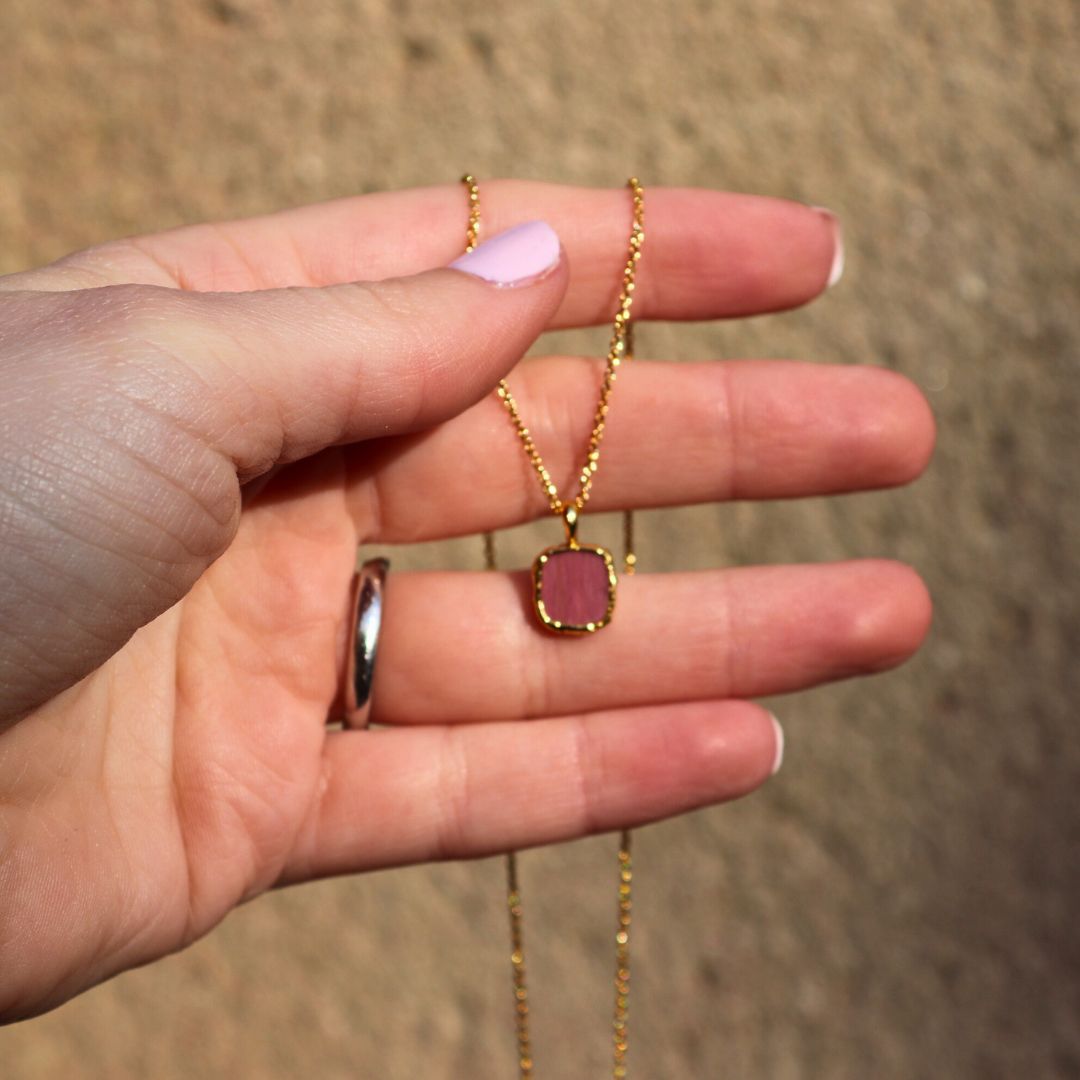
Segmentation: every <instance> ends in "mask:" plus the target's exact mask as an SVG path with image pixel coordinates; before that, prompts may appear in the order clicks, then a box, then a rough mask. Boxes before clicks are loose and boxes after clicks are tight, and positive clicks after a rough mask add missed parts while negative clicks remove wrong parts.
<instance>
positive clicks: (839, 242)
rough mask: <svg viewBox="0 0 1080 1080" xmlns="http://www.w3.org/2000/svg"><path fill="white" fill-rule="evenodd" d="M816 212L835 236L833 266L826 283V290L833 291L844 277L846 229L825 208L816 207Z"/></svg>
mask: <svg viewBox="0 0 1080 1080" xmlns="http://www.w3.org/2000/svg"><path fill="white" fill-rule="evenodd" d="M812 209H814V210H816V211H817V212H818V213H819V214H820V215H821V216H822V217H823V218H824V219H825V220H826V221H827V222H828V223H829V228H830V229H832V235H833V257H832V266H830V267H829V279H828V281H826V282H825V288H826V289H831V288H832V287H833V286H834V285H835V284H836V283H837V282H838V281H839V280H840V279H841V278H842V277H843V276H844V227H843V225H841V224H840V219H839V218H838V217H837V216H836V215H835V214H834V213H833V212H832V211H831V210H826V209H825V207H824V206H815V207H812Z"/></svg>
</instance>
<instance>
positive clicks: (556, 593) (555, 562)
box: [539, 548, 611, 627]
mask: <svg viewBox="0 0 1080 1080" xmlns="http://www.w3.org/2000/svg"><path fill="white" fill-rule="evenodd" d="M539 573H540V600H541V602H542V603H543V605H544V611H545V612H546V613H547V616H548V618H549V619H553V620H554V621H556V622H560V623H562V624H563V625H564V626H576V627H585V626H588V625H589V624H590V623H593V624H595V623H602V622H604V620H605V619H606V617H607V613H608V605H609V602H610V597H611V579H610V577H609V575H608V565H607V561H606V560H605V559H604V556H603V555H601V554H600V552H598V551H592V550H590V549H588V548H579V549H573V548H564V549H562V550H559V551H553V552H551V553H550V554H549V555H548V557H547V561H546V562H544V563H543V564H542V565H541V566H540V567H539Z"/></svg>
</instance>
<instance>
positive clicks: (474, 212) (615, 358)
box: [461, 173, 645, 1080]
mask: <svg viewBox="0 0 1080 1080" xmlns="http://www.w3.org/2000/svg"><path fill="white" fill-rule="evenodd" d="M461 181H462V183H463V184H464V185H465V186H466V189H467V190H468V195H469V224H468V228H467V230H466V247H465V250H466V251H472V250H473V248H475V247H476V245H477V243H478V241H479V236H480V188H479V186H478V184H477V182H476V179H475V178H474V177H473V176H472V175H471V174H469V173H466V174H465V175H464V176H463V177H462V178H461ZM627 186H628V187H629V188H630V190H631V192H632V194H633V201H634V213H633V225H632V229H631V234H630V250H629V252H628V255H627V259H626V266H625V268H624V270H623V280H622V291H621V292H620V294H619V305H618V311H617V312H616V314H615V319H614V326H613V328H612V334H611V343H610V346H609V348H608V355H607V362H606V364H605V366H604V376H603V381H602V383H601V388H600V399H599V401H598V402H597V406H596V414H595V417H594V420H593V429H592V433H591V434H590V436H589V446H588V452H587V455H586V459H585V464H584V465H583V466H582V469H581V473H580V475H579V477H578V482H579V484H580V490H579V492H578V494H577V495H576V496H575V498H574V499H573V500H571V501H570V502H565V501H564V500H563V499H561V498H560V496H559V492H558V489H557V488H556V486H555V483H554V482H553V481H552V479H551V475H550V473H548V471H547V468H546V467H545V465H544V460H543V458H542V457H541V456H540V452H539V450H537V448H536V444H535V443H534V442H533V439H532V435H531V433H530V432H529V429H528V428H527V427H526V426H525V423H524V421H523V420H522V419H521V414H520V413H519V412H518V407H517V402H516V401H515V400H514V395H513V394H512V393H511V392H510V387H509V385H508V384H507V382H506V380H505V379H503V380H501V381H500V382H499V387H498V391H497V393H498V396H499V399H500V401H502V403H503V405H504V406H505V407H506V410H507V412H508V413H509V414H510V419H511V420H512V421H513V424H514V429H515V430H516V431H517V434H518V437H519V438H520V440H521V443H522V446H523V447H524V449H525V452H526V454H527V455H528V457H529V461H530V463H531V464H532V466H533V469H534V470H535V472H536V475H537V477H538V478H539V480H540V484H541V487H542V488H543V490H544V495H545V496H546V498H547V500H548V505H549V506H550V507H551V510H552V512H553V513H555V514H559V515H565V514H566V513H567V511H568V510H571V509H572V510H573V512H574V514H575V515H576V513H577V512H579V511H580V510H581V509H582V508H583V507H584V506H585V503H586V502H588V500H589V495H590V493H591V491H592V482H593V478H594V477H595V475H596V472H597V469H598V468H599V463H600V441H601V440H602V439H603V437H604V428H605V425H606V423H607V414H608V407H609V400H610V398H611V391H612V388H613V387H614V384H615V378H616V374H617V372H618V369H619V366H620V364H621V363H622V362H623V361H624V360H630V359H632V358H633V355H634V326H633V323H632V322H631V321H630V308H631V306H632V304H633V299H634V296H633V294H634V286H635V281H634V275H635V271H636V267H637V263H638V261H639V260H640V259H641V247H642V244H643V243H644V240H645V228H644V220H645V193H644V190H643V189H642V187H641V184H640V183H639V182H638V180H637V178H636V177H631V178H630V180H629V181H628V182H627ZM484 566H485V568H486V569H488V570H494V569H495V567H496V558H495V536H494V534H493V533H490V532H488V533H485V534H484ZM636 568H637V556H636V554H635V551H634V515H633V511H630V510H627V511H625V512H624V513H623V573H624V574H626V575H627V576H631V575H633V573H634V571H635V569H636ZM618 860H619V891H618V912H617V923H616V930H615V978H614V983H615V1007H614V1010H613V1015H612V1022H611V1024H612V1076H613V1077H614V1078H615V1080H625V1077H626V1076H627V1075H628V1073H627V1065H626V1055H627V1050H628V1030H627V1018H628V1015H629V1004H630V922H631V914H632V912H631V907H632V897H631V887H632V880H633V864H632V860H631V852H630V830H629V829H624V830H623V831H622V833H621V834H620V836H619V854H618ZM506 906H507V911H508V913H509V916H510V965H511V970H512V973H513V987H514V1030H515V1035H516V1038H517V1055H518V1075H519V1077H520V1080H532V1078H533V1077H534V1076H535V1073H534V1070H533V1056H532V1037H531V1034H530V1027H529V993H528V986H527V984H526V978H525V917H524V911H523V908H522V902H521V886H520V883H519V880H518V865H517V855H516V853H515V852H513V851H511V852H509V853H508V854H507V856H506Z"/></svg>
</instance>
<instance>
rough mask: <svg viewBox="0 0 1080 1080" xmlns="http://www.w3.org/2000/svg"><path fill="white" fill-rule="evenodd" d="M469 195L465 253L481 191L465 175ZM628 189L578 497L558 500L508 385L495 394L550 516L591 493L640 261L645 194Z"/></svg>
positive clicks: (577, 506) (476, 229) (473, 236)
mask: <svg viewBox="0 0 1080 1080" xmlns="http://www.w3.org/2000/svg"><path fill="white" fill-rule="evenodd" d="M461 182H462V183H463V184H465V186H466V188H467V189H468V192H469V226H468V231H467V234H466V248H465V250H466V251H471V250H472V248H473V247H474V246H475V245H476V241H477V238H478V237H479V235H480V188H479V186H478V185H477V183H476V179H475V178H474V177H473V176H472V175H470V174H468V173H466V175H465V176H463V177H462V178H461ZM627 186H628V187H629V188H630V191H631V192H632V195H633V200H634V217H633V224H632V226H631V229H630V250H629V251H628V252H627V256H626V265H625V266H624V267H623V275H622V291H621V292H620V293H619V305H618V310H617V311H616V312H615V320H614V326H613V327H612V330H611V342H610V343H609V345H608V354H607V362H606V363H605V365H604V376H603V379H602V381H601V383H600V399H599V401H597V403H596V413H595V415H594V417H593V427H592V432H591V433H590V435H589V446H588V449H587V451H586V454H585V462H584V464H583V465H582V466H581V470H580V472H579V474H578V484H579V491H578V493H577V495H576V496H575V497H574V498H573V499H571V500H569V501H566V500H564V499H562V498H561V497H560V496H559V489H558V488H557V487H556V485H555V482H554V481H553V480H552V479H551V473H549V472H548V470H547V466H546V465H545V464H544V459H543V458H542V457H541V456H540V451H539V450H537V448H536V443H535V442H533V437H532V433H531V432H530V431H529V429H528V428H527V427H526V426H525V422H524V421H523V420H522V419H521V413H520V412H518V406H517V402H516V401H515V400H514V395H513V394H512V393H511V392H510V386H509V384H508V383H507V381H506V380H505V379H500V380H499V386H498V389H497V390H496V393H497V394H498V395H499V400H500V401H501V402H502V403H503V405H505V406H506V411H507V412H508V413H509V414H510V419H511V421H512V422H513V425H514V430H515V431H516V432H517V434H518V438H519V439H520V440H521V445H522V446H523V447H524V449H525V453H526V455H528V458H529V462H530V464H531V465H532V467H533V469H534V470H535V472H536V475H537V478H538V479H539V481H540V487H541V488H542V489H543V492H544V497H545V498H546V499H547V501H548V505H549V506H550V507H551V512H552V513H553V514H559V515H560V516H561V515H563V514H564V513H565V512H566V510H567V508H569V507H571V506H572V507H573V508H574V510H576V511H577V512H579V513H580V512H581V510H582V509H583V508H584V506H585V504H586V503H587V502H588V501H589V495H590V493H591V492H592V484H593V478H594V477H595V476H596V472H597V470H598V469H599V468H600V443H601V441H602V440H603V438H604V428H605V426H606V425H607V415H608V403H609V401H610V399H611V391H612V390H613V389H614V387H615V379H616V377H617V375H618V371H619V365H620V364H621V363H622V361H623V357H624V355H626V353H627V351H628V331H629V328H630V308H631V306H632V305H633V303H634V287H635V282H634V276H635V273H636V271H637V264H638V261H639V260H640V258H641V247H642V244H644V242H645V192H644V189H643V188H642V186H641V184H640V183H639V182H638V179H637V177H631V178H630V179H629V180H628V181H627Z"/></svg>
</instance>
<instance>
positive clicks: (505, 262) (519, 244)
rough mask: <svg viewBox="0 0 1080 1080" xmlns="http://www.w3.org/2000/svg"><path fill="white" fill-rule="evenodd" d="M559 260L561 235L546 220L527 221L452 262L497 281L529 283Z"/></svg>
mask: <svg viewBox="0 0 1080 1080" xmlns="http://www.w3.org/2000/svg"><path fill="white" fill-rule="evenodd" d="M558 261H559V237H558V235H557V234H556V232H555V230H554V229H553V228H552V227H551V226H550V225H549V224H548V223H547V222H546V221H526V222H525V224H524V225H515V226H514V227H513V228H512V229H507V230H506V231H505V232H501V233H498V234H497V235H496V236H493V237H492V238H491V239H490V240H485V241H484V242H483V243H482V244H478V245H477V246H476V247H475V248H474V249H473V250H472V251H470V252H468V254H466V255H462V256H461V258H459V259H455V260H454V261H453V262H452V263H451V264H450V268H451V269H452V270H464V271H465V273H466V274H472V275H473V276H474V277H478V278H483V279H484V280H485V281H490V282H492V283H493V284H495V285H527V284H529V283H530V282H532V281H535V280H536V279H537V278H539V277H542V276H543V275H544V274H546V273H547V272H548V271H549V270H551V269H552V267H554V266H555V265H557V264H558Z"/></svg>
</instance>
